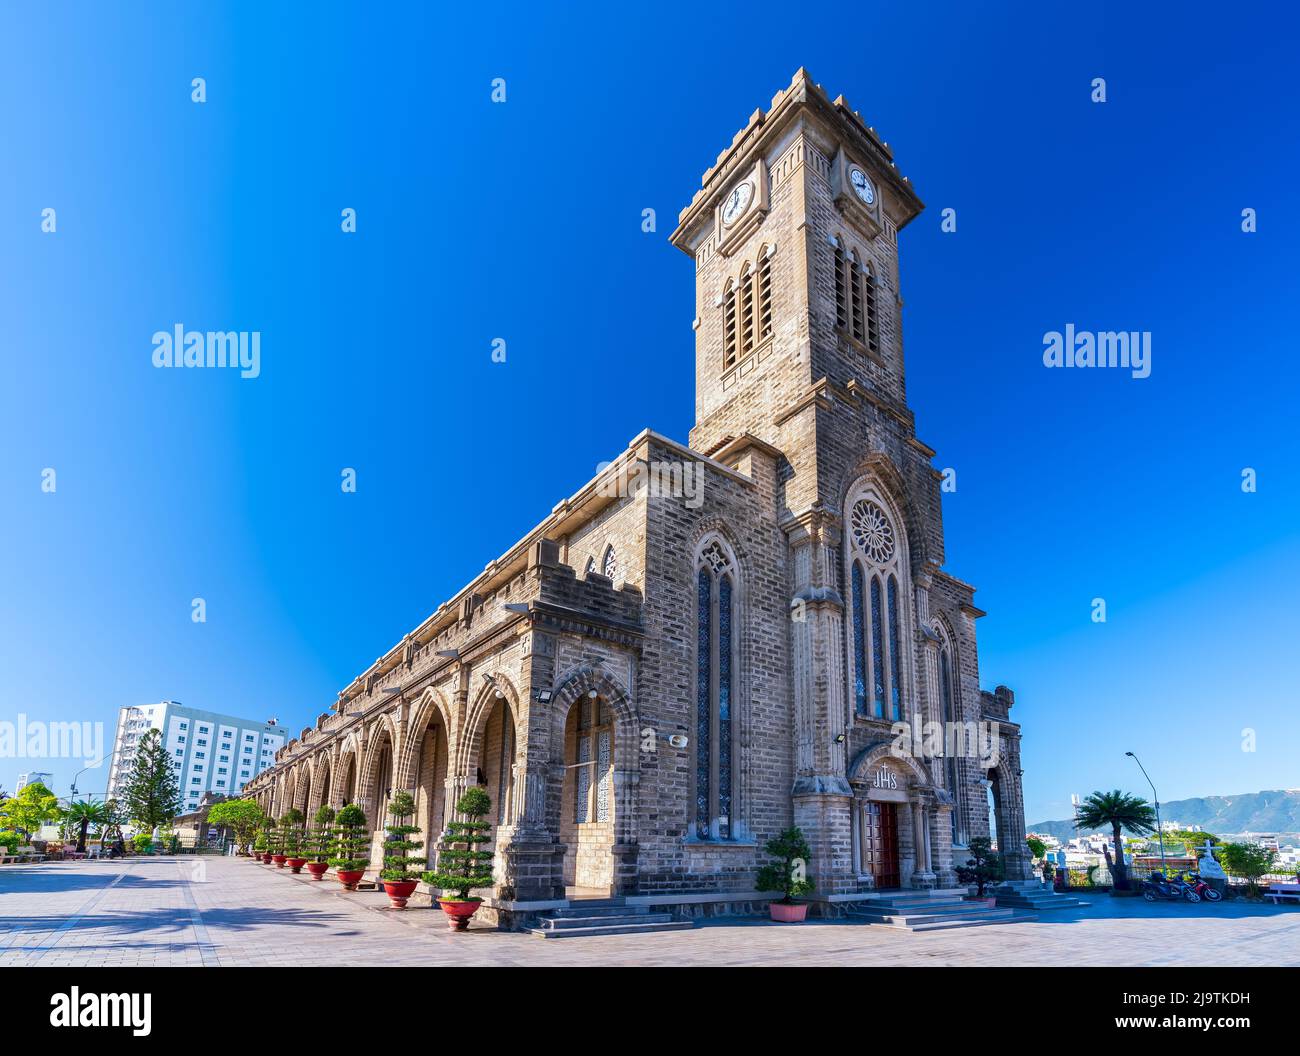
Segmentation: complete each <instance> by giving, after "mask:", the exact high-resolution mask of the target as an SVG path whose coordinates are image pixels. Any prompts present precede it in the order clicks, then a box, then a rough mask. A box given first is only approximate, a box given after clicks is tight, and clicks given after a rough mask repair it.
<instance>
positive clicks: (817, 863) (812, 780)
mask: <svg viewBox="0 0 1300 1056" xmlns="http://www.w3.org/2000/svg"><path fill="white" fill-rule="evenodd" d="M786 532H787V534H788V535H789V539H790V551H791V557H792V563H793V568H794V588H795V592H794V599H793V604H792V606H791V614H790V615H791V619H790V642H791V649H790V653H791V660H792V665H793V672H792V674H793V677H792V683H793V687H794V726H795V778H794V788H793V789H792V792H791V795H792V799H793V802H794V823H795V825H797V826H798V827H799V828H800V829H802V830H803V832H804V835H805V836H806V837H807V839H808V844H809V846H810V848H811V849H812V856H813V860H812V861H811V862H809V863H808V871H809V873H810V874H811V876H812V877H813V879H814V881H815V883H816V884H817V891H818V892H819V893H821V894H834V893H837V892H843V891H852V890H856V889H857V886H858V884H857V874H856V871H855V870H854V868H853V834H852V826H851V823H850V810H851V806H852V802H853V792H852V789H850V787H849V783H848V780H847V779H846V777H845V766H846V762H845V741H846V740H847V738H846V737H845V736H844V734H845V726H846V721H847V686H846V683H845V674H844V601H843V599H842V598H841V596H840V593H839V591H838V590H837V589H836V587H835V583H836V582H837V580H836V577H835V574H834V573H835V564H834V563H835V561H836V555H837V554H838V550H837V548H836V547H837V544H838V542H839V539H840V533H839V527H838V524H837V522H836V521H835V519H833V518H831V517H830V516H829V515H828V514H826V513H825V512H824V511H821V510H820V509H817V510H814V511H813V512H811V513H809V514H807V515H805V516H803V517H801V518H799V519H797V520H796V521H794V522H793V523H792V524H790V525H788V526H787V527H786Z"/></svg>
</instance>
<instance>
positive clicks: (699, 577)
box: [691, 539, 739, 840]
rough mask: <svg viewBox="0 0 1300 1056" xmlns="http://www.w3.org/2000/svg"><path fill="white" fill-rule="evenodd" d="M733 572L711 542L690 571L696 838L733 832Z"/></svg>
mask: <svg viewBox="0 0 1300 1056" xmlns="http://www.w3.org/2000/svg"><path fill="white" fill-rule="evenodd" d="M738 587H739V584H738V569H737V567H736V562H735V559H734V557H733V556H732V555H731V553H730V552H729V551H728V550H727V549H726V548H725V547H724V546H723V545H722V543H721V542H720V541H719V540H717V539H714V540H711V541H710V542H709V543H708V544H707V545H706V546H705V547H704V548H703V549H702V550H701V552H700V556H699V559H698V561H697V562H696V570H695V588H696V609H695V632H696V633H695V650H696V659H695V767H694V775H693V783H694V793H695V794H694V797H693V801H694V815H695V816H694V818H693V820H692V822H691V830H692V832H693V835H694V836H695V837H696V838H697V839H701V840H729V839H731V838H732V836H733V835H734V832H735V814H734V811H735V767H734V765H733V762H734V752H735V748H734V745H735V731H736V723H735V704H736V700H735V688H736V685H737V671H736V666H737V655H738V649H737V645H738V635H737V634H736V625H737V612H736V608H737V606H736V593H737V589H738Z"/></svg>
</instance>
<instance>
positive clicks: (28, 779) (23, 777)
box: [14, 770, 54, 796]
mask: <svg viewBox="0 0 1300 1056" xmlns="http://www.w3.org/2000/svg"><path fill="white" fill-rule="evenodd" d="M53 779H54V775H53V774H50V773H46V772H45V771H44V770H28V771H27V773H25V774H19V775H18V784H17V785H15V786H14V795H15V796H16V795H18V793H19V792H21V791H22V790H23V789H24V788H26V787H27V786H28V785H34V784H36V783H37V782H39V783H40V784H42V785H44V786H45V787H46V788H48V789H49V790H50V791H51V792H53V791H54V789H53V788H52V787H51V783H52V781H53Z"/></svg>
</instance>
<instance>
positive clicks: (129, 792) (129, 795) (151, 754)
mask: <svg viewBox="0 0 1300 1056" xmlns="http://www.w3.org/2000/svg"><path fill="white" fill-rule="evenodd" d="M122 805H123V807H124V808H125V811H126V815H127V817H129V818H130V819H131V820H132V821H134V822H135V823H136V824H137V825H139V826H140V827H141V830H148V831H149V832H152V831H153V830H154V829H155V828H156V827H158V826H159V825H165V824H166V823H167V822H169V821H171V820H172V818H174V817H176V815H177V814H178V813H180V809H181V790H180V783H179V782H178V781H177V780H176V771H175V770H174V769H173V768H172V760H171V756H170V755H169V754H168V753H167V749H166V748H165V747H163V741H162V732H161V731H160V730H150V731H149V732H148V733H146V734H145V735H144V736H143V737H141V738H140V744H139V745H138V746H137V748H136V750H135V765H134V766H133V767H132V769H131V776H130V777H129V778H128V779H127V783H126V788H125V790H124V792H123V794H122Z"/></svg>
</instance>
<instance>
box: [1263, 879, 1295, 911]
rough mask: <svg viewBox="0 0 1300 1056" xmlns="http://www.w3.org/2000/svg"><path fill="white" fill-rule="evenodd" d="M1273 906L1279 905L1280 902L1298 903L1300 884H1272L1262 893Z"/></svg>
mask: <svg viewBox="0 0 1300 1056" xmlns="http://www.w3.org/2000/svg"><path fill="white" fill-rule="evenodd" d="M1264 897H1265V898H1267V899H1268V900H1269V901H1270V902H1272V903H1273V905H1275V906H1276V905H1279V904H1280V903H1282V902H1300V884H1274V885H1273V886H1272V887H1270V888H1269V889H1268V890H1267V891H1265V892H1264Z"/></svg>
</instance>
